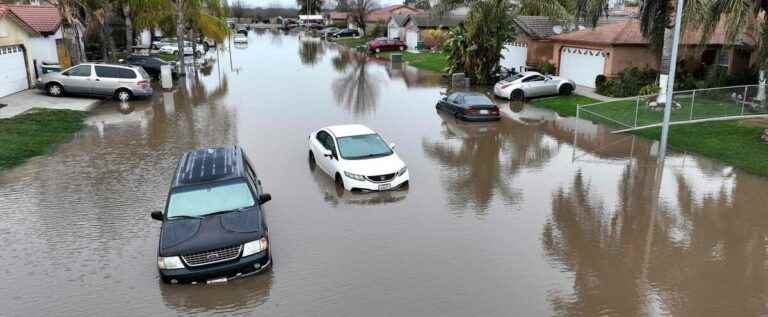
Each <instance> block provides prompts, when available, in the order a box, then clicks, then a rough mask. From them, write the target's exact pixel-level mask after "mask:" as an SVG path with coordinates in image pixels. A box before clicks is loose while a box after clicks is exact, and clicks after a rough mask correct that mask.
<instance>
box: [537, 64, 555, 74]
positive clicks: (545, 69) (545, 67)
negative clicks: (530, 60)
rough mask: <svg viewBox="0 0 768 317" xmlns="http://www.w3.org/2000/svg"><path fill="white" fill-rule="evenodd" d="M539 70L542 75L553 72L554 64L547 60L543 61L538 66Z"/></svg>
mask: <svg viewBox="0 0 768 317" xmlns="http://www.w3.org/2000/svg"><path fill="white" fill-rule="evenodd" d="M539 72H540V73H542V74H544V75H551V74H554V73H555V65H554V64H552V63H550V62H549V61H544V63H543V64H541V66H539Z"/></svg>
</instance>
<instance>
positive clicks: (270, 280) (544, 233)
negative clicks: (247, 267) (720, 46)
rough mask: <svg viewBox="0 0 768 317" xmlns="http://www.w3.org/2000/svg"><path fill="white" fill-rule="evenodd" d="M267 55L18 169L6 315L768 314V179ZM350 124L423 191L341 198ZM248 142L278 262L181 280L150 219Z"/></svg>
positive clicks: (6, 216)
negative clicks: (178, 187)
mask: <svg viewBox="0 0 768 317" xmlns="http://www.w3.org/2000/svg"><path fill="white" fill-rule="evenodd" d="M249 40H250V42H249V44H248V45H247V46H242V47H237V48H234V49H233V50H232V51H231V57H230V54H229V53H230V52H228V51H223V52H218V53H216V52H213V53H209V54H208V56H207V59H206V61H205V62H198V64H197V65H196V66H195V67H196V68H195V69H196V70H195V71H193V72H191V73H190V74H189V75H188V76H187V78H186V80H184V81H182V82H181V84H180V87H178V88H177V89H176V90H175V91H173V92H166V93H163V92H162V91H159V90H158V93H157V94H156V96H154V97H153V98H151V99H149V100H141V101H134V102H131V103H130V104H127V105H119V104H116V103H112V102H105V103H104V104H102V105H100V106H99V107H98V109H96V110H95V111H93V113H92V114H91V115H90V117H89V118H88V121H87V127H86V128H85V129H84V130H82V131H81V132H79V133H77V134H76V135H75V137H74V139H73V140H72V141H71V142H68V143H66V144H62V145H60V146H58V147H57V148H56V149H55V150H54V151H53V152H52V153H51V154H50V155H47V156H44V157H38V158H34V159H32V160H30V161H28V162H27V163H25V164H23V165H21V166H19V167H16V168H13V169H11V170H8V171H4V172H2V174H0V207H2V208H0V217H2V220H0V242H1V245H2V247H0V248H1V249H0V272H2V275H3V282H2V283H0V315H2V316H176V315H199V316H212V315H219V314H224V315H248V316H257V315H258V316H414V315H423V316H514V315H518V316H546V315H559V316H571V315H576V316H648V315H674V316H758V315H768V195H766V189H768V179H766V178H764V177H757V176H754V175H751V174H749V173H746V172H743V171H741V170H738V169H735V168H732V167H730V166H726V165H723V164H721V163H719V162H716V161H712V160H709V159H706V158H702V157H699V156H696V155H691V154H686V153H681V152H673V153H671V154H670V156H669V157H667V159H666V161H665V163H664V164H663V165H661V164H657V163H656V162H657V158H656V153H658V151H659V149H658V145H657V143H654V142H649V141H647V140H644V139H641V138H635V137H632V136H627V135H613V134H609V133H608V130H607V129H606V128H605V127H602V126H599V125H594V124H592V123H590V122H586V121H580V120H577V119H572V118H560V117H558V116H557V115H556V114H555V113H553V112H550V111H547V110H542V109H537V108H533V107H529V106H526V105H509V104H506V103H504V102H502V101H499V103H500V106H501V107H502V109H503V115H504V117H503V119H502V120H501V121H500V122H496V123H480V124H468V123H462V122H458V121H456V120H454V119H453V118H451V117H448V116H444V115H441V114H438V113H437V112H435V107H434V106H435V103H436V101H437V100H438V99H439V98H440V97H441V93H445V92H446V91H447V89H446V87H445V83H444V82H443V81H442V80H441V78H440V77H439V76H436V75H434V74H432V73H430V72H426V71H420V70H416V69H413V68H408V67H403V66H402V65H389V64H387V63H386V62H383V61H376V60H367V59H366V58H365V57H360V56H356V55H354V54H351V53H349V52H345V51H340V50H339V49H338V48H336V47H334V46H331V45H329V44H327V43H324V42H321V41H319V40H317V39H312V38H307V37H301V36H298V35H297V34H283V33H282V32H270V31H261V32H260V33H253V32H252V33H251V34H250V36H249ZM230 60H231V62H230ZM350 122H359V123H363V124H366V125H368V126H370V127H371V128H373V129H375V130H377V131H379V132H380V133H381V134H382V135H383V136H384V137H385V138H387V139H388V140H389V141H391V142H395V143H397V150H398V153H399V154H400V156H401V157H402V159H403V160H404V161H405V162H406V163H407V164H408V167H409V170H410V172H411V178H412V180H411V185H410V188H409V189H408V190H405V191H396V192H388V193H381V194H350V193H343V192H341V193H340V192H338V191H337V190H336V188H335V187H334V185H333V183H332V181H331V179H330V178H329V177H326V176H325V175H323V174H320V172H318V171H313V170H312V169H310V167H309V165H308V163H307V147H306V140H307V136H308V134H309V133H310V132H311V131H312V130H314V129H317V128H319V127H323V126H326V125H331V124H338V123H350ZM228 144H239V145H241V146H243V147H244V148H245V150H246V151H247V153H248V155H249V156H250V158H251V159H252V161H253V162H254V164H255V166H256V167H257V172H258V173H259V175H260V177H261V179H262V181H263V183H264V185H265V188H266V190H267V191H268V192H270V193H271V194H272V196H273V198H274V199H273V200H272V201H271V202H270V203H269V204H267V205H266V213H267V220H268V222H269V226H270V234H271V238H272V239H271V242H272V244H271V247H272V254H273V256H274V260H275V262H274V267H273V268H272V270H271V271H268V272H265V273H263V274H260V275H258V276H254V277H250V278H245V279H240V280H236V281H232V282H230V283H227V284H223V285H215V286H205V285H164V284H162V283H161V282H160V281H159V278H158V273H157V269H156V258H155V257H156V252H157V251H156V250H157V249H156V248H157V239H158V232H159V228H160V224H159V223H158V222H156V221H154V220H152V219H150V217H149V212H150V211H153V210H160V209H161V208H162V207H163V204H164V199H165V195H166V194H167V190H168V186H169V184H170V180H171V174H172V173H173V169H174V166H175V164H176V160H177V159H178V158H179V157H180V155H181V154H182V153H183V152H185V151H189V150H192V149H196V148H201V147H209V146H219V145H228Z"/></svg>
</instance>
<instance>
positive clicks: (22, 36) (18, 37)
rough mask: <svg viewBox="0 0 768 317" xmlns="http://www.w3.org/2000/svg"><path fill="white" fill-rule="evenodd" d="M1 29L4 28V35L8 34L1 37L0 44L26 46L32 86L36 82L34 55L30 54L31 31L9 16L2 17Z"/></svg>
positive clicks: (28, 70) (0, 20) (29, 82)
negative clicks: (33, 64)
mask: <svg viewBox="0 0 768 317" xmlns="http://www.w3.org/2000/svg"><path fill="white" fill-rule="evenodd" d="M0 29H2V30H4V34H3V35H6V36H3V37H0V46H7V45H21V46H22V47H23V48H24V51H25V56H26V59H27V72H28V74H29V78H28V79H27V80H28V84H29V85H30V87H31V85H32V83H34V75H35V70H34V67H33V66H32V56H31V54H30V51H31V45H30V42H29V39H30V33H29V32H28V31H26V30H25V29H23V28H21V27H20V26H19V25H18V24H16V23H15V22H14V21H12V20H10V19H9V18H2V19H0Z"/></svg>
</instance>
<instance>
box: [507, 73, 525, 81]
mask: <svg viewBox="0 0 768 317" xmlns="http://www.w3.org/2000/svg"><path fill="white" fill-rule="evenodd" d="M520 78H523V74H514V75H512V76H509V78H507V79H506V81H515V80H518V79H520Z"/></svg>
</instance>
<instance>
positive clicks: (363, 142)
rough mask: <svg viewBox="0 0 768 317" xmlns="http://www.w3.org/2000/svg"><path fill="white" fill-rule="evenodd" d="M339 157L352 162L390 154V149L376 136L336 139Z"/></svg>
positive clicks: (367, 135)
mask: <svg viewBox="0 0 768 317" xmlns="http://www.w3.org/2000/svg"><path fill="white" fill-rule="evenodd" d="M338 142H339V152H341V157H343V158H345V159H348V160H354V159H361V158H372V157H379V156H387V155H390V154H392V149H390V148H389V146H388V145H387V144H386V143H384V140H382V139H381V137H380V136H379V135H378V134H366V135H355V136H348V137H342V138H339V139H338Z"/></svg>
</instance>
